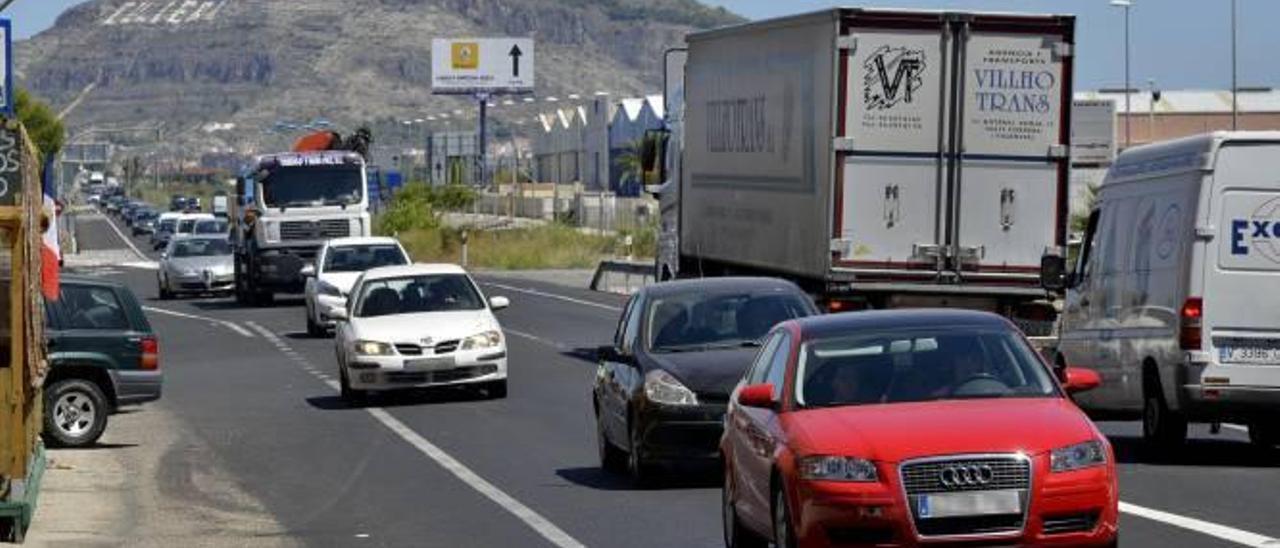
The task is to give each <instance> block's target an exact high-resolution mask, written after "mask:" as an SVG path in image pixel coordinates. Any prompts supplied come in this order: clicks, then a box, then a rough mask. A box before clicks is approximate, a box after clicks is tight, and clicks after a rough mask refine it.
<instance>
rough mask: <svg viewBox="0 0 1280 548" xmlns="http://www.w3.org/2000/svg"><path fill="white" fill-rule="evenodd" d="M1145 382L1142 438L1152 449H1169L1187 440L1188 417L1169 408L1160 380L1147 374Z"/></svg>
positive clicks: (1143, 389)
mask: <svg viewBox="0 0 1280 548" xmlns="http://www.w3.org/2000/svg"><path fill="white" fill-rule="evenodd" d="M1147 377H1148V379H1147V380H1146V382H1144V383H1143V387H1142V394H1143V405H1142V439H1143V441H1145V442H1146V444H1147V446H1148V447H1149V448H1152V449H1169V448H1173V447H1177V446H1179V445H1182V444H1183V443H1184V442H1186V441H1187V419H1186V417H1184V416H1183V415H1182V414H1181V413H1178V412H1175V411H1173V410H1171V409H1169V406H1168V405H1167V404H1166V403H1165V401H1164V392H1163V391H1162V390H1161V389H1160V381H1159V380H1158V379H1156V378H1152V377H1153V376H1152V375H1151V374H1148V375H1147Z"/></svg>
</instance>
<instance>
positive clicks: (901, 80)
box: [862, 46, 925, 110]
mask: <svg viewBox="0 0 1280 548" xmlns="http://www.w3.org/2000/svg"><path fill="white" fill-rule="evenodd" d="M862 68H864V69H866V71H867V73H866V76H865V77H864V78H863V88H862V93H863V95H864V97H865V98H866V103H867V109H868V110H888V109H891V108H893V107H894V106H895V105H897V104H899V103H908V104H910V103H912V102H914V101H915V95H916V92H917V91H919V90H920V87H921V86H923V85H924V78H922V77H921V75H922V73H923V72H924V69H925V60H924V50H919V49H907V48H895V47H893V46H880V47H879V48H876V50H875V51H873V52H871V56H870V57H868V58H867V60H866V62H864V63H863V64H862Z"/></svg>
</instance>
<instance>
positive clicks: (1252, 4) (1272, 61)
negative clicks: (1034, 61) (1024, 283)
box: [3, 0, 1280, 90]
mask: <svg viewBox="0 0 1280 548" xmlns="http://www.w3.org/2000/svg"><path fill="white" fill-rule="evenodd" d="M82 1H83V0H16V1H15V2H14V3H13V5H11V6H10V7H9V9H8V10H6V11H5V13H4V14H3V16H5V17H9V18H11V19H13V21H14V23H13V26H14V35H15V37H16V38H19V39H21V38H25V37H28V36H30V35H32V34H35V33H37V32H40V31H41V30H44V29H45V28H47V27H48V26H49V25H52V24H53V21H54V19H55V18H57V16H58V14H59V13H61V12H62V11H63V10H65V9H66V8H68V7H70V6H73V5H75V4H79V3H80V2H82ZM281 1H287V0H281ZM1237 1H1238V6H1239V7H1238V9H1239V14H1240V16H1239V21H1238V22H1239V24H1238V27H1237V29H1238V35H1239V60H1238V65H1239V82H1240V85H1241V86H1276V87H1280V55H1277V52H1280V33H1276V32H1274V31H1273V30H1272V28H1271V26H1272V25H1273V24H1274V22H1275V21H1280V1H1277V0H1237ZM703 2H705V3H708V4H712V5H718V6H724V7H726V8H728V9H729V10H731V11H734V12H736V13H738V14H741V15H743V16H746V17H748V18H751V19H761V18H769V17H777V16H781V15H788V14H794V13H801V12H808V11H814V10H819V9H823V8H827V7H831V6H833V5H838V4H834V3H832V2H831V1H830V0H703ZM839 5H865V6H875V7H886V8H888V7H901V8H925V9H957V10H999V11H1022V12H1040V13H1067V14H1074V15H1076V16H1078V19H1077V30H1076V43H1077V58H1076V82H1077V83H1076V86H1077V89H1081V90H1084V89H1097V88H1101V87H1111V88H1118V87H1122V86H1123V85H1124V13H1123V11H1122V10H1121V9H1120V8H1115V7H1112V6H1110V5H1109V3H1108V0H869V1H866V2H859V1H856V0H849V1H847V2H842V3H840V4H839ZM1230 6H1231V2H1230V0H1133V8H1132V12H1131V14H1130V16H1131V19H1130V24H1131V36H1130V40H1131V48H1132V55H1131V58H1130V65H1131V69H1130V72H1131V82H1132V85H1133V86H1134V87H1142V88H1145V87H1147V81H1148V80H1149V79H1151V80H1155V85H1156V87H1158V88H1160V89H1229V88H1230V87H1231V40H1230V36H1231V7H1230Z"/></svg>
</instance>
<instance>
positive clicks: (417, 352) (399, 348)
mask: <svg viewBox="0 0 1280 548" xmlns="http://www.w3.org/2000/svg"><path fill="white" fill-rule="evenodd" d="M396 352H399V353H400V354H401V355H403V356H421V355H422V347H421V346H418V345H416V344H407V343H396Z"/></svg>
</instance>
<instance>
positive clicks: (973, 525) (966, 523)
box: [898, 455, 1031, 538]
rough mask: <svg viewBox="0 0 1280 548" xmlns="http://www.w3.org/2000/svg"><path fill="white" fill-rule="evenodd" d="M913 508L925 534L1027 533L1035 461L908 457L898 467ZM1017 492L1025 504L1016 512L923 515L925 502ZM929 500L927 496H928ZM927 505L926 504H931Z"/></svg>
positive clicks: (996, 457) (1005, 457)
mask: <svg viewBox="0 0 1280 548" xmlns="http://www.w3.org/2000/svg"><path fill="white" fill-rule="evenodd" d="M898 472H899V477H900V478H901V481H902V488H903V491H904V494H905V495H906V498H907V504H908V507H909V509H910V512H911V520H912V524H913V525H914V526H915V530H916V533H917V534H918V535H919V536H920V537H922V538H928V537H951V536H968V535H977V536H981V535H1006V534H1011V533H1017V532H1019V531H1022V530H1023V528H1024V527H1025V526H1026V523H1027V508H1028V507H1029V506H1030V504H1029V501H1030V494H1031V461H1030V460H1028V459H1027V458H1026V457H1024V456H1022V455H973V456H955V457H943V458H927V459H920V460H916V461H908V462H905V463H903V464H902V465H901V466H899V468H898ZM1009 491H1013V492H1015V493H1016V494H1017V497H1018V498H1017V500H1018V503H1019V504H1020V508H1019V510H1018V511H1017V512H1014V513H997V514H983V513H982V512H975V514H974V515H949V516H938V515H936V514H934V515H931V516H930V515H926V516H924V517H922V516H921V512H924V510H921V508H922V506H932V505H933V504H934V503H935V502H936V498H938V497H947V496H948V495H949V494H955V495H957V496H982V495H981V494H980V493H983V492H989V493H992V495H995V494H996V492H1006V493H1007V492H1009ZM926 499H928V500H926ZM926 503H927V504H926Z"/></svg>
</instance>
